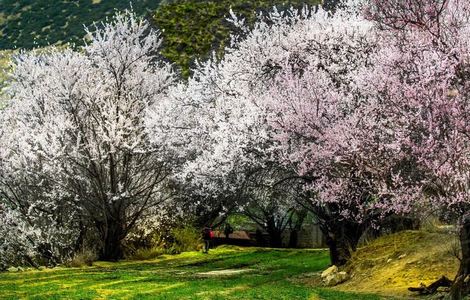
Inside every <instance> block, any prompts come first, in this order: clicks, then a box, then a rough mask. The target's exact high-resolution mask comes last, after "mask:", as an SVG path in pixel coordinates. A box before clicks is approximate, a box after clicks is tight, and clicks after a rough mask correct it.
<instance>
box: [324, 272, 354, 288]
mask: <svg viewBox="0 0 470 300" xmlns="http://www.w3.org/2000/svg"><path fill="white" fill-rule="evenodd" d="M346 280H348V273H346V272H336V273H332V274H330V275H329V276H327V277H326V278H325V279H323V283H324V284H325V285H326V286H335V285H338V284H340V283H343V282H345V281H346Z"/></svg>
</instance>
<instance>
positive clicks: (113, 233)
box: [100, 222, 125, 261]
mask: <svg viewBox="0 0 470 300" xmlns="http://www.w3.org/2000/svg"><path fill="white" fill-rule="evenodd" d="M101 233H102V241H103V248H102V249H101V253H100V259H101V260H105V261H117V260H119V259H122V258H123V257H124V252H123V249H122V240H123V239H124V237H125V234H124V230H123V226H122V224H121V223H120V222H111V223H108V226H106V227H105V228H104V230H102V231H101Z"/></svg>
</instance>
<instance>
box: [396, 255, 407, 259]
mask: <svg viewBox="0 0 470 300" xmlns="http://www.w3.org/2000/svg"><path fill="white" fill-rule="evenodd" d="M405 257H406V254H402V255H400V256H398V259H402V258H405Z"/></svg>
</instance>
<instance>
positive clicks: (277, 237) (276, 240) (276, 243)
mask: <svg viewBox="0 0 470 300" xmlns="http://www.w3.org/2000/svg"><path fill="white" fill-rule="evenodd" d="M268 233H269V241H270V246H271V247H272V248H282V236H281V233H280V232H279V231H278V230H276V231H273V232H268Z"/></svg>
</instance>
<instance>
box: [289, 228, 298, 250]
mask: <svg viewBox="0 0 470 300" xmlns="http://www.w3.org/2000/svg"><path fill="white" fill-rule="evenodd" d="M298 243H299V232H298V231H297V230H296V229H293V230H291V231H290V235H289V248H297V244H298Z"/></svg>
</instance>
